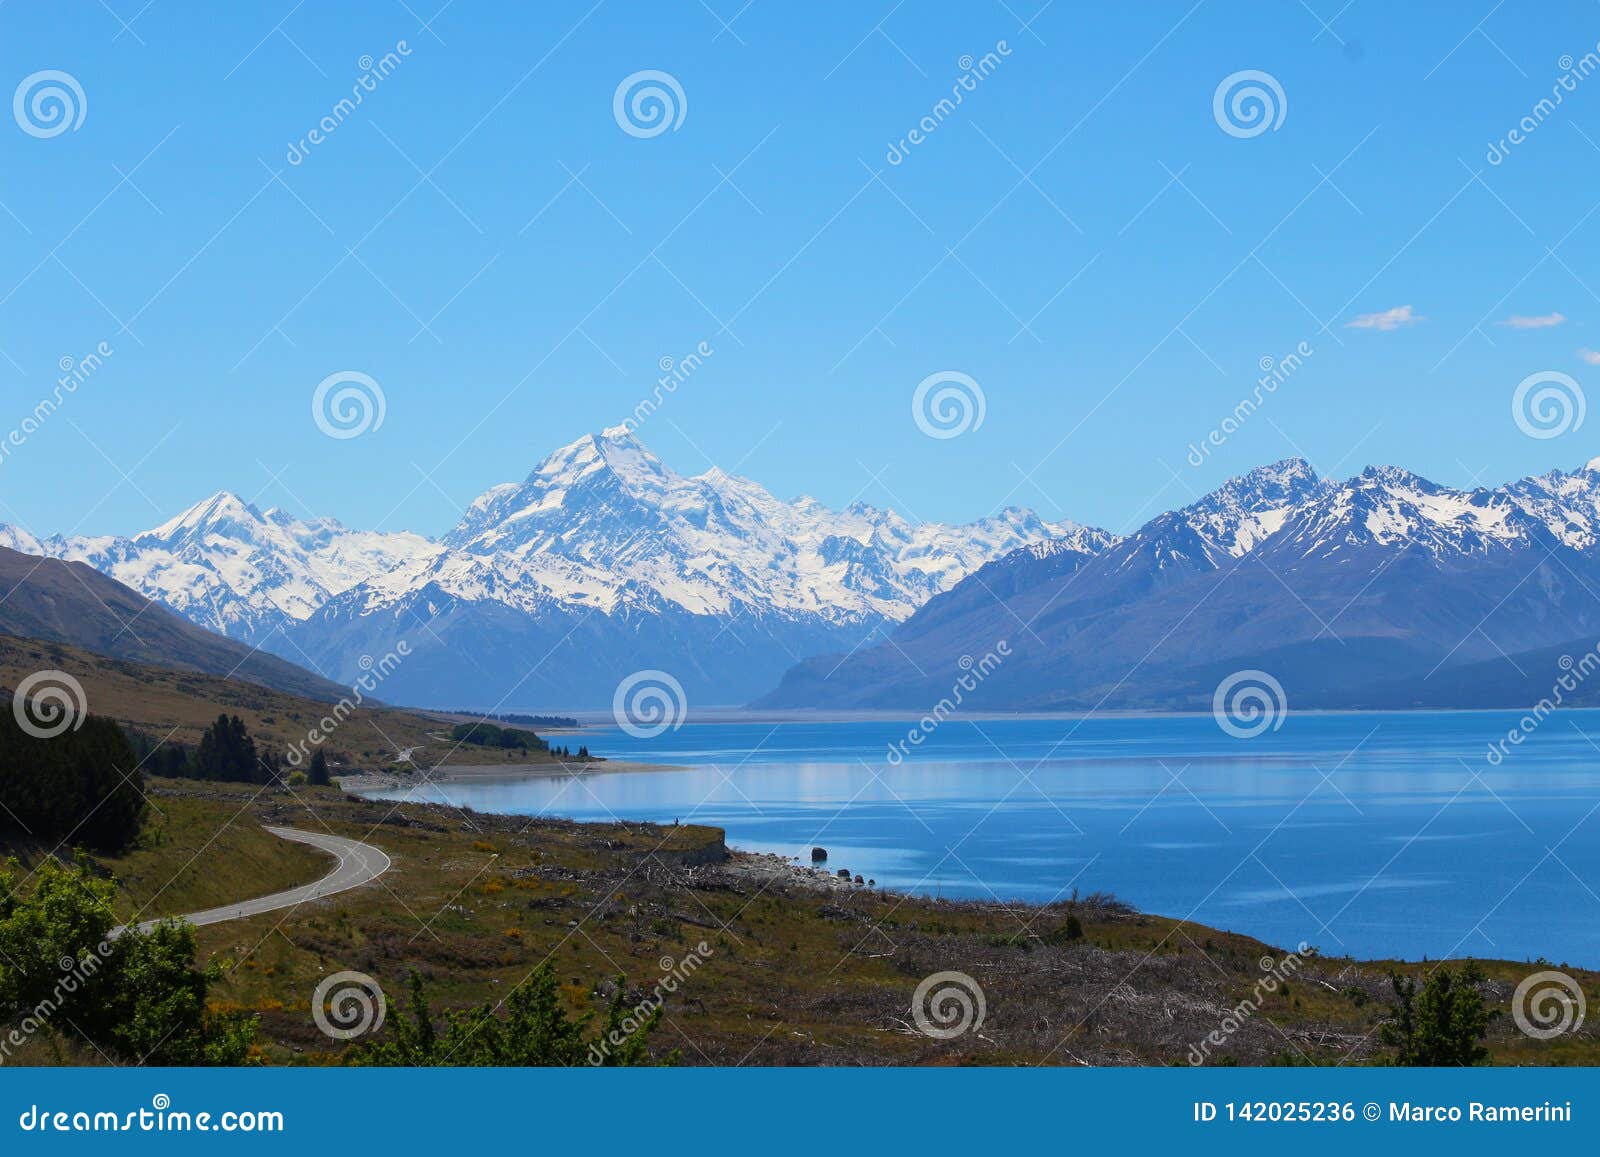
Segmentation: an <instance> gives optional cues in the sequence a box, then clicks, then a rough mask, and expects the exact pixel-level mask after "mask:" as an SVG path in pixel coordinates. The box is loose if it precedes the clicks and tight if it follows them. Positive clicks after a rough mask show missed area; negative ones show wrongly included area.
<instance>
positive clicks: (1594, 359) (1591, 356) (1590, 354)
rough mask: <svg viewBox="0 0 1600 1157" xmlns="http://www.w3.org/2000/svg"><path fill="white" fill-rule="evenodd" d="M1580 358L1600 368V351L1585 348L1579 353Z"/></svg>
mask: <svg viewBox="0 0 1600 1157" xmlns="http://www.w3.org/2000/svg"><path fill="white" fill-rule="evenodd" d="M1578 356H1579V357H1580V358H1582V359H1583V360H1584V361H1586V362H1588V363H1589V364H1590V365H1591V366H1600V350H1592V349H1589V348H1588V347H1587V346H1585V347H1584V348H1583V349H1581V350H1579V351H1578Z"/></svg>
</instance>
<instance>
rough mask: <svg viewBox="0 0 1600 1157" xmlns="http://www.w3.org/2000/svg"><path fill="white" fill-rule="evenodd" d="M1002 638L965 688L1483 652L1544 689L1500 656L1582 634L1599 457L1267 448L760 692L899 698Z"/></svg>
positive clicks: (1371, 695)
mask: <svg viewBox="0 0 1600 1157" xmlns="http://www.w3.org/2000/svg"><path fill="white" fill-rule="evenodd" d="M997 574H1004V575H1005V576H1006V578H1005V582H1004V584H1003V585H1002V584H999V583H996V582H991V581H987V578H986V576H992V575H997ZM1001 638H1004V639H1007V640H1008V641H1009V644H1010V647H1011V649H1012V652H1013V656H1014V657H1012V658H1010V659H1008V660H1007V662H1006V664H1005V666H1004V667H1003V669H1002V670H1000V671H999V672H997V673H995V674H994V675H992V676H990V678H989V679H988V680H987V681H986V682H985V683H984V684H983V686H982V687H981V688H980V689H979V690H978V691H977V692H976V693H973V694H970V695H969V696H968V697H967V698H968V701H969V702H977V703H979V704H980V705H983V706H987V707H992V708H1044V707H1085V706H1089V707H1092V706H1097V705H1105V706H1114V707H1153V706H1159V707H1203V706H1205V705H1206V703H1207V702H1208V697H1209V695H1210V694H1211V691H1212V690H1213V689H1214V687H1215V685H1216V682H1217V679H1218V677H1219V676H1220V675H1222V674H1227V673H1228V672H1231V671H1234V670H1237V669H1242V668H1250V667H1255V668H1260V669H1264V670H1268V671H1271V672H1273V673H1274V674H1275V675H1276V676H1277V677H1278V678H1280V680H1281V681H1282V682H1283V683H1284V684H1285V685H1286V686H1289V685H1291V684H1292V685H1293V686H1292V687H1291V690H1292V691H1293V692H1294V693H1295V695H1296V697H1297V698H1298V700H1299V701H1300V702H1301V703H1302V704H1303V705H1306V706H1312V705H1319V704H1320V705H1323V706H1352V705H1379V706H1408V705H1411V704H1412V703H1420V702H1429V703H1434V702H1436V701H1437V700H1436V697H1434V696H1433V691H1434V688H1433V687H1431V686H1429V685H1428V683H1429V680H1430V679H1432V678H1433V676H1434V674H1435V673H1436V672H1438V671H1440V670H1443V669H1447V668H1449V667H1451V666H1452V665H1457V666H1459V665H1471V664H1480V665H1482V666H1481V667H1475V668H1474V670H1475V671H1478V674H1477V675H1475V676H1474V678H1475V679H1477V680H1478V683H1479V684H1480V686H1479V691H1478V692H1477V693H1481V694H1487V692H1486V691H1484V689H1483V687H1482V686H1481V684H1482V682H1483V680H1484V679H1485V678H1488V677H1489V676H1488V675H1486V674H1484V672H1487V671H1489V670H1491V669H1493V668H1492V666H1491V664H1492V663H1501V664H1503V665H1504V673H1505V674H1506V675H1507V677H1508V679H1510V682H1508V683H1506V684H1505V685H1504V686H1502V687H1501V690H1500V691H1497V692H1496V694H1501V695H1502V697H1504V696H1509V695H1512V692H1510V691H1508V690H1505V688H1506V687H1509V686H1511V685H1512V684H1513V683H1515V684H1516V685H1518V686H1521V685H1522V683H1523V682H1525V681H1526V680H1527V679H1528V678H1533V680H1534V682H1538V681H1539V679H1544V684H1543V685H1544V686H1545V687H1546V688H1548V686H1549V679H1548V678H1547V677H1546V676H1544V675H1540V676H1537V677H1534V676H1529V674H1528V670H1527V667H1528V666H1529V665H1528V664H1523V663H1518V662H1517V661H1516V660H1515V659H1514V658H1510V659H1508V658H1507V656H1512V657H1514V656H1516V655H1517V654H1519V653H1524V652H1540V653H1543V650H1542V649H1548V648H1551V647H1559V646H1561V645H1564V644H1568V643H1573V644H1577V643H1579V642H1582V647H1581V648H1580V651H1587V650H1589V649H1591V648H1592V647H1593V646H1594V645H1595V642H1594V641H1595V639H1596V638H1600V460H1596V461H1594V462H1590V463H1589V464H1587V465H1586V466H1584V467H1582V468H1581V469H1579V470H1576V471H1573V472H1570V473H1569V472H1565V471H1554V472H1551V473H1549V474H1545V475H1541V476H1538V477H1534V478H1525V479H1521V480H1519V481H1516V482H1512V483H1509V484H1507V485H1505V486H1501V487H1497V488H1494V489H1489V488H1477V489H1472V490H1457V489H1452V488H1450V487H1445V486H1440V485H1437V484H1435V483H1433V482H1430V481H1428V480H1427V479H1425V478H1422V477H1420V476H1418V475H1416V474H1414V473H1411V472H1410V471H1406V470H1402V469H1399V468H1396V467H1392V466H1380V467H1371V468H1368V469H1367V470H1364V471H1362V472H1361V473H1360V474H1358V475H1356V476H1355V477H1353V478H1351V479H1349V480H1347V481H1344V482H1333V481H1330V480H1327V479H1323V478H1320V477H1319V476H1318V475H1317V474H1316V473H1315V471H1313V470H1312V469H1311V467H1310V466H1309V465H1308V464H1307V463H1306V462H1304V461H1303V460H1301V459H1289V460H1287V461H1284V462H1278V463H1274V464H1273V465H1271V466H1264V467H1261V468H1259V469H1257V470H1254V471H1251V472H1250V473H1249V474H1246V475H1243V476H1241V477H1238V478H1235V479H1231V480H1230V481H1228V482H1226V483H1224V484H1223V485H1222V486H1221V487H1219V488H1218V489H1217V490H1215V491H1213V492H1212V493H1211V494H1208V495H1206V496H1205V497H1203V498H1201V499H1200V500H1199V501H1197V502H1195V503H1193V504H1191V505H1189V506H1187V507H1185V508H1183V509H1181V510H1177V511H1173V512H1171V513H1168V514H1163V515H1160V516H1158V517H1157V518H1154V519H1152V520H1151V521H1150V522H1148V523H1146V524H1145V525H1144V526H1143V527H1141V528H1140V529H1139V530H1138V531H1136V532H1135V533H1133V534H1131V535H1129V536H1127V537H1126V538H1123V539H1119V540H1115V541H1111V542H1108V543H1106V544H1105V545H1104V546H1103V548H1102V549H1100V550H1098V551H1095V552H1093V553H1092V554H1090V555H1089V556H1086V557H1081V558H1073V559H1071V560H1070V565H1068V566H1065V567H1063V566H1062V565H1060V564H1059V563H1057V562H1055V561H1054V560H1053V559H1052V555H1051V553H1050V552H1035V551H1027V550H1022V551H1017V552H1014V553H1013V554H1011V555H1009V556H1006V557H1004V558H1001V559H999V560H997V561H996V562H994V563H991V564H990V565H989V566H987V567H985V568H983V569H982V570H980V571H978V572H977V573H976V574H974V575H973V576H972V577H971V578H969V579H967V580H965V581H963V582H962V583H960V584H958V585H957V586H956V587H955V588H954V589H952V590H951V591H949V592H948V593H946V594H944V595H942V596H940V597H938V598H936V599H933V600H931V601H930V602H929V603H928V605H927V606H926V607H925V608H924V609H923V610H922V611H920V612H919V613H918V614H916V615H914V616H912V618H911V619H909V620H908V621H907V622H906V623H905V624H904V625H903V626H901V627H900V628H899V629H898V630H897V631H896V632H895V633H894V635H893V636H892V638H891V640H890V641H889V642H888V643H886V644H884V645H881V646H878V647H871V648H863V649H861V650H859V651H858V652H857V653H855V654H853V655H849V656H843V657H841V656H822V657H819V658H817V659H815V660H811V661H808V662H805V663H801V664H798V665H797V666H796V667H795V668H794V669H792V670H791V671H790V672H789V673H788V674H787V675H786V676H785V678H784V681H783V683H782V685H781V686H780V688H779V689H778V690H777V691H776V692H774V693H773V694H772V695H771V696H769V697H768V698H767V699H766V700H764V701H763V702H765V703H767V704H769V705H781V706H842V705H844V704H847V703H848V704H851V705H855V706H870V707H918V708H920V707H922V706H924V705H925V704H926V703H928V702H933V701H937V699H938V698H939V696H940V695H942V694H944V693H945V692H946V691H947V690H948V684H949V682H950V677H951V676H950V672H951V671H952V670H954V669H955V668H954V666H953V665H954V664H955V663H956V661H957V660H958V658H959V657H960V656H962V655H968V654H977V653H981V652H982V651H983V650H987V649H989V648H992V647H993V646H994V644H995V642H996V640H998V639H1001ZM1585 639H1587V641H1586V642H1585V641H1584V640H1585ZM1513 673H1514V674H1515V678H1511V676H1512V674H1513ZM1452 693H1453V694H1466V689H1465V688H1464V687H1460V686H1457V687H1456V689H1455V691H1454V692H1452ZM1520 693H1521V692H1520V691H1519V692H1517V694H1520ZM930 695H932V699H929V696H930ZM1488 699H1489V700H1493V699H1494V696H1492V695H1490V696H1489V697H1488ZM1486 701H1488V700H1486ZM1507 701H1509V700H1507Z"/></svg>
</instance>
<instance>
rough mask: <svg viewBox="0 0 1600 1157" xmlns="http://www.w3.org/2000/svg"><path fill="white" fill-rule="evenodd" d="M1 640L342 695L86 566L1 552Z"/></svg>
mask: <svg viewBox="0 0 1600 1157" xmlns="http://www.w3.org/2000/svg"><path fill="white" fill-rule="evenodd" d="M0 633H3V634H7V635H20V636H23V637H25V638H30V639H42V640H49V641H51V642H57V643H67V644H70V645H72V646H74V647H82V648H84V649H85V650H88V651H94V652H96V653H97V654H101V655H107V656H109V657H111V658H115V659H130V660H133V661H136V662H140V663H153V664H156V665H157V666H161V667H171V668H174V669H177V670H185V671H199V672H203V673H205V674H207V675H221V676H225V677H228V678H233V679H243V680H245V681H247V682H250V683H259V684H261V685H263V686H265V687H271V688H273V689H275V690H278V691H284V692H288V693H290V694H294V695H304V696H307V697H309V698H312V699H323V700H337V699H338V698H339V697H340V696H341V695H344V694H345V693H346V692H347V690H348V689H347V688H345V687H341V686H340V685H338V684H337V683H333V682H330V681H329V680H327V679H323V678H321V677H320V676H317V675H313V674H312V673H311V672H309V671H306V670H304V669H302V668H300V667H297V666H295V665H294V664H293V663H290V662H286V661H285V660H283V659H279V658H277V657H276V656H274V655H269V654H266V653H265V652H263V651H258V650H252V649H251V648H250V647H247V646H245V645H244V644H243V643H238V642H235V641H234V640H232V639H225V638H223V637H222V636H221V635H214V634H212V633H211V632H210V631H207V630H205V629H204V628H202V627H197V626H195V625H194V624H193V623H191V622H189V621H188V620H187V619H183V618H180V617H179V616H177V615H175V614H173V613H172V612H171V611H169V610H167V609H166V608H165V607H163V606H161V605H160V604H158V603H153V602H151V601H150V600H149V599H147V598H145V597H144V596H143V595H141V594H139V593H138V592H136V591H133V590H131V589H129V588H128V587H125V586H123V585H122V584H121V583H119V582H117V581H116V580H115V579H112V578H108V577H106V576H105V575H103V574H101V573H100V572H99V571H97V570H95V569H94V568H93V567H90V566H86V565H84V564H83V563H78V562H62V561H60V560H58V559H51V558H37V557H35V556H34V555H31V554H21V553H19V552H18V551H14V550H8V549H6V548H4V547H0Z"/></svg>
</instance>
